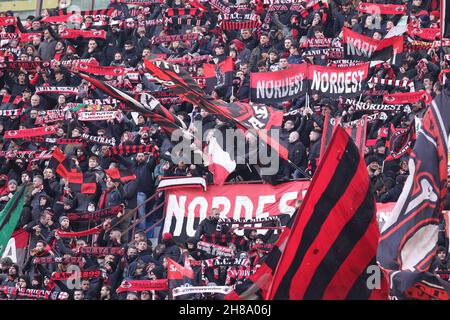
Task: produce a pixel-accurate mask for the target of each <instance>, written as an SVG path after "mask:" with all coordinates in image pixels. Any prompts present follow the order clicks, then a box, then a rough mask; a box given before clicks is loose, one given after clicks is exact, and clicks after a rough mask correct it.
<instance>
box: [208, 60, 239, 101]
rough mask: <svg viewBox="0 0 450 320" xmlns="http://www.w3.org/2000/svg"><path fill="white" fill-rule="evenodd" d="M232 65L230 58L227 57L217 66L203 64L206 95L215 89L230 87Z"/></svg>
mask: <svg viewBox="0 0 450 320" xmlns="http://www.w3.org/2000/svg"><path fill="white" fill-rule="evenodd" d="M233 70H234V63H233V59H232V58H231V57H227V58H226V59H225V60H223V61H222V62H219V63H217V64H210V63H205V64H203V73H204V76H205V81H206V90H205V91H206V93H208V94H209V93H211V91H213V90H214V89H215V88H220V87H226V88H228V87H229V86H230V85H231V82H232V80H233Z"/></svg>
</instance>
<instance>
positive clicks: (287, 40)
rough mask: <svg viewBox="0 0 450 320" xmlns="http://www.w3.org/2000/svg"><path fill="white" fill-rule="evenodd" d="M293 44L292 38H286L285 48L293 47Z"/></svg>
mask: <svg viewBox="0 0 450 320" xmlns="http://www.w3.org/2000/svg"><path fill="white" fill-rule="evenodd" d="M291 45H292V41H291V39H286V40H284V48H285V49H289V48H290V47H291Z"/></svg>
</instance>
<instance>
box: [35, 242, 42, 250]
mask: <svg viewBox="0 0 450 320" xmlns="http://www.w3.org/2000/svg"><path fill="white" fill-rule="evenodd" d="M36 250H37V251H38V252H42V251H44V244H43V243H42V242H38V243H37V244H36Z"/></svg>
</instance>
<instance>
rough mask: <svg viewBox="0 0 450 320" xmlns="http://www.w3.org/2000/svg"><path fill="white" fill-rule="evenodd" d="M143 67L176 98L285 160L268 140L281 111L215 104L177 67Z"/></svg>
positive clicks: (160, 63)
mask: <svg viewBox="0 0 450 320" xmlns="http://www.w3.org/2000/svg"><path fill="white" fill-rule="evenodd" d="M144 63H145V67H146V68H147V69H148V70H149V72H150V73H151V75H152V76H153V77H154V78H155V79H156V80H157V81H159V82H160V83H162V84H163V85H164V86H166V87H168V88H170V89H171V90H172V91H173V92H174V93H175V94H176V95H178V96H180V97H181V98H183V99H184V100H186V101H189V102H190V103H192V104H195V105H199V106H201V107H203V108H205V109H207V110H208V111H209V112H211V113H214V114H217V115H219V116H221V117H222V118H225V119H227V120H228V121H230V122H231V123H233V124H234V125H236V127H237V128H239V129H242V130H243V131H244V132H248V131H249V132H251V133H253V134H254V135H255V136H258V137H259V138H260V139H261V141H262V142H264V143H265V144H267V145H268V146H271V147H272V148H273V149H274V150H275V151H277V152H278V154H279V156H280V157H281V158H283V159H286V160H288V150H287V148H286V147H285V146H284V145H283V144H281V143H280V141H277V139H273V138H272V137H271V129H281V124H282V122H283V116H284V114H283V112H282V111H277V110H274V109H272V108H271V107H268V106H265V105H256V104H254V105H250V104H248V103H242V102H234V103H226V102H225V101H222V100H215V99H213V98H212V97H211V96H209V95H207V94H205V92H204V91H203V90H202V89H201V88H200V87H199V86H198V84H197V83H196V82H195V81H194V79H193V78H192V77H191V76H190V75H189V73H188V72H187V71H186V70H183V69H182V68H180V67H179V66H178V65H173V64H170V63H168V62H166V61H164V60H161V59H153V60H145V62H144Z"/></svg>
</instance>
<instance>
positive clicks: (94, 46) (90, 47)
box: [89, 41, 97, 50]
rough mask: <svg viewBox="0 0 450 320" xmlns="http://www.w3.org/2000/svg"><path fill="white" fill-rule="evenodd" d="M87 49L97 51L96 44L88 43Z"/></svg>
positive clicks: (93, 42)
mask: <svg viewBox="0 0 450 320" xmlns="http://www.w3.org/2000/svg"><path fill="white" fill-rule="evenodd" d="M89 49H92V50H95V49H97V43H96V42H95V41H89Z"/></svg>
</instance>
